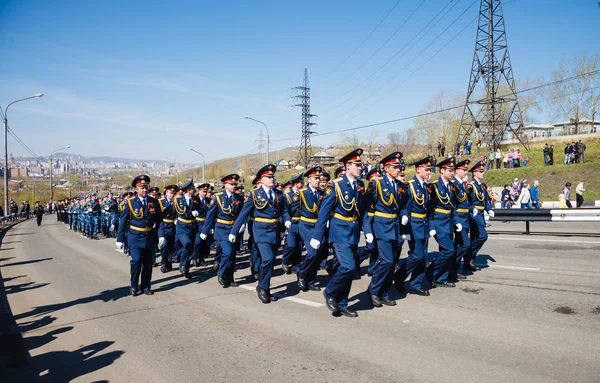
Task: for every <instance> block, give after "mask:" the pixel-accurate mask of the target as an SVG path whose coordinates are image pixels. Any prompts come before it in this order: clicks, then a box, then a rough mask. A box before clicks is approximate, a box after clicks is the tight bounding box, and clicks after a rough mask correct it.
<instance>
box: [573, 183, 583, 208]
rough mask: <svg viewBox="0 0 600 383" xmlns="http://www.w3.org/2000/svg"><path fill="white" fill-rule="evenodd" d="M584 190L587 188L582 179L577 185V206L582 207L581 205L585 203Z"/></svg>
mask: <svg viewBox="0 0 600 383" xmlns="http://www.w3.org/2000/svg"><path fill="white" fill-rule="evenodd" d="M584 191H585V188H584V187H583V181H581V182H579V183H578V184H577V187H575V197H576V198H577V207H581V205H582V204H583V192H584Z"/></svg>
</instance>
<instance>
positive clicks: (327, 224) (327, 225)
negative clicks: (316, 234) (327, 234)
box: [325, 220, 329, 229]
mask: <svg viewBox="0 0 600 383" xmlns="http://www.w3.org/2000/svg"><path fill="white" fill-rule="evenodd" d="M325 227H326V228H328V229H329V220H327V223H326V224H325Z"/></svg>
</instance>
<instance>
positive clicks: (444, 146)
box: [442, 141, 446, 157]
mask: <svg viewBox="0 0 600 383" xmlns="http://www.w3.org/2000/svg"><path fill="white" fill-rule="evenodd" d="M445 155H446V143H445V142H444V141H442V157H444V156H445Z"/></svg>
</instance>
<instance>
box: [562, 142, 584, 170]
mask: <svg viewBox="0 0 600 383" xmlns="http://www.w3.org/2000/svg"><path fill="white" fill-rule="evenodd" d="M585 149H586V147H585V144H584V143H583V141H581V140H579V142H575V141H573V142H571V143H570V144H567V145H566V146H565V150H564V151H565V165H570V164H578V163H580V162H583V163H585Z"/></svg>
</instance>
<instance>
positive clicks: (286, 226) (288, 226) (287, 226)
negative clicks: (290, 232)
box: [284, 221, 292, 229]
mask: <svg viewBox="0 0 600 383" xmlns="http://www.w3.org/2000/svg"><path fill="white" fill-rule="evenodd" d="M284 225H285V228H286V229H289V228H290V227H292V222H290V221H285V223H284Z"/></svg>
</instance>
